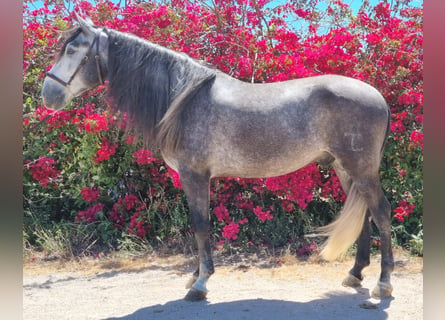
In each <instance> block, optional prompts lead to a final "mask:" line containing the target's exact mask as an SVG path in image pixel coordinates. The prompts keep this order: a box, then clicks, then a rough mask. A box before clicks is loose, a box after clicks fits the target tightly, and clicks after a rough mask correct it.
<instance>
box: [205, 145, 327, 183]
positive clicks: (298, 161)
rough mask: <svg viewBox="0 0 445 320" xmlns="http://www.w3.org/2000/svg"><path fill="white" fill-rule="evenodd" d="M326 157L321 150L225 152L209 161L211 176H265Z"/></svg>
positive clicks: (300, 166) (275, 174)
mask: <svg viewBox="0 0 445 320" xmlns="http://www.w3.org/2000/svg"><path fill="white" fill-rule="evenodd" d="M325 157H328V155H326V154H325V152H323V151H318V152H314V151H312V152H306V153H304V152H303V153H300V152H298V153H297V152H295V153H292V152H286V153H285V154H273V155H271V154H267V155H266V154H262V153H261V152H258V153H257V154H254V155H252V156H251V157H246V156H245V155H240V154H233V153H230V152H227V153H225V155H224V157H221V158H219V159H218V161H211V163H212V164H213V165H211V168H210V172H211V175H212V176H213V177H227V176H231V177H240V178H267V177H276V176H281V175H284V174H287V173H290V172H293V171H296V170H298V169H301V168H303V167H304V166H306V165H308V164H309V163H311V162H314V161H317V160H319V159H323V158H325Z"/></svg>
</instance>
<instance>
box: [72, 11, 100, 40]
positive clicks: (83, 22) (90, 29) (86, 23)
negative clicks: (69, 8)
mask: <svg viewBox="0 0 445 320" xmlns="http://www.w3.org/2000/svg"><path fill="white" fill-rule="evenodd" d="M74 13H75V15H76V19H77V22H79V25H80V28H82V31H83V32H85V33H86V34H90V35H94V34H95V31H94V24H93V23H92V22H91V20H90V19H88V18H87V19H84V18H82V17H81V16H80V15H79V14H78V13H77V12H74Z"/></svg>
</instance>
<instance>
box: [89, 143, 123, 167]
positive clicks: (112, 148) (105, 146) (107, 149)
mask: <svg viewBox="0 0 445 320" xmlns="http://www.w3.org/2000/svg"><path fill="white" fill-rule="evenodd" d="M116 148H117V144H110V142H109V141H108V139H107V138H103V139H102V143H101V144H100V149H99V150H98V151H97V152H96V157H95V158H94V159H93V160H94V162H95V163H99V162H101V161H105V160H108V159H109V158H110V157H111V156H112V155H113V154H114V153H115V152H116Z"/></svg>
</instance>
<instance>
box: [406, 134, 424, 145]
mask: <svg viewBox="0 0 445 320" xmlns="http://www.w3.org/2000/svg"><path fill="white" fill-rule="evenodd" d="M409 141H410V147H411V148H414V147H415V146H420V147H421V148H423V133H422V132H419V131H413V132H411V136H410V138H409Z"/></svg>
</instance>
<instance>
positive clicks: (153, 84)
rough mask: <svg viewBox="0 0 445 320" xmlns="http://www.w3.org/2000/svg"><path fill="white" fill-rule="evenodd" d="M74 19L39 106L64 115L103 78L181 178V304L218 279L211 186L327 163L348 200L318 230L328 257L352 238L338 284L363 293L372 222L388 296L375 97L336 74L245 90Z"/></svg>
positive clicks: (185, 59)
mask: <svg viewBox="0 0 445 320" xmlns="http://www.w3.org/2000/svg"><path fill="white" fill-rule="evenodd" d="M78 24H79V26H77V27H75V28H74V29H72V30H71V31H70V32H69V34H68V35H67V36H66V38H67V39H66V40H65V42H64V44H63V46H62V48H61V51H60V53H59V54H58V57H57V58H56V61H55V63H54V65H53V66H52V68H51V69H50V71H49V72H48V73H47V75H46V78H45V80H44V83H43V87H42V98H43V102H44V104H45V105H46V106H47V107H50V108H54V109H60V108H63V107H64V106H65V105H66V104H67V103H68V102H69V101H70V100H71V99H72V98H74V97H76V96H79V95H80V94H82V93H83V92H85V91H86V90H90V89H93V88H95V87H97V86H98V85H100V84H103V83H104V81H107V82H108V83H107V85H108V88H107V92H108V93H107V94H108V100H109V104H110V105H111V106H112V107H113V108H116V109H117V110H120V111H123V112H125V113H127V115H128V117H129V118H130V121H131V123H132V124H133V125H134V127H135V128H138V130H140V133H141V135H142V136H143V138H144V140H146V141H148V142H149V143H150V145H151V146H153V147H156V148H157V150H159V151H160V154H161V155H162V157H163V159H164V160H165V162H166V163H167V164H168V165H169V166H170V167H171V168H173V169H174V170H175V171H177V172H178V173H179V176H180V181H181V183H182V186H183V190H184V192H185V195H186V199H187V203H188V207H189V214H190V216H191V223H192V227H193V230H194V236H195V239H196V243H197V248H198V257H199V264H198V268H197V270H196V272H194V273H193V275H192V278H191V280H190V282H189V283H188V285H187V287H186V288H187V289H189V290H188V292H187V294H186V296H185V299H186V300H191V301H198V300H203V299H206V296H207V292H208V290H207V287H206V284H207V281H208V279H209V277H210V276H211V275H212V274H213V273H214V264H213V260H212V253H211V245H210V241H209V233H210V213H209V210H210V209H209V207H210V203H209V202H210V200H209V198H210V197H209V193H210V192H209V189H210V188H209V183H210V179H211V178H212V177H227V176H237V177H245V178H262V177H273V176H279V175H283V174H287V173H289V172H293V171H296V170H298V169H300V168H302V167H303V166H305V165H307V164H309V163H312V162H316V163H319V164H320V165H323V166H331V167H332V168H333V169H334V170H335V172H336V174H337V175H338V177H339V179H340V182H341V184H342V187H343V189H344V191H345V193H346V195H347V199H346V201H345V204H344V206H343V208H342V210H341V211H340V214H339V216H338V217H337V218H336V220H335V221H334V222H332V223H331V224H329V225H327V226H324V227H321V229H320V232H321V234H322V235H324V236H327V237H328V239H327V241H326V243H325V245H324V246H323V249H322V251H321V256H322V258H323V259H325V260H327V261H331V260H334V259H336V258H337V257H338V256H339V255H341V254H343V253H345V252H346V251H347V250H348V248H349V247H350V245H351V244H353V243H354V242H355V241H357V254H356V257H355V263H354V265H353V267H352V268H351V269H350V271H349V273H348V274H347V276H346V278H345V279H344V280H343V285H344V286H350V287H357V286H360V285H361V281H362V280H363V275H362V270H363V269H364V268H365V267H367V266H368V265H369V264H370V232H371V221H373V222H374V223H375V225H376V226H377V228H378V231H379V234H380V238H381V257H382V259H381V273H380V278H379V280H378V282H377V285H376V287H375V288H374V290H373V291H372V296H373V297H376V298H387V297H390V296H391V294H392V288H393V287H392V285H391V282H390V276H391V272H392V271H393V269H394V259H393V254H392V248H391V225H390V212H391V206H390V203H389V201H388V200H387V198H386V197H385V195H384V193H383V190H382V187H381V182H380V178H379V166H380V162H381V159H382V154H383V150H384V147H385V143H386V139H387V136H388V131H389V130H388V129H389V119H390V112H389V108H388V105H387V103H386V101H385V99H384V98H383V97H382V95H381V94H380V93H379V92H378V90H376V89H375V88H374V87H372V86H370V85H368V84H366V83H364V82H362V81H359V80H356V79H353V78H349V77H344V76H340V75H319V76H314V77H307V78H301V79H294V80H288V81H282V82H276V83H247V82H243V81H240V80H237V79H235V78H233V77H230V76H229V75H227V74H225V73H223V72H221V71H218V70H217V69H216V68H212V67H210V66H209V65H206V64H205V63H202V62H200V61H197V60H195V59H192V58H191V57H189V56H188V55H186V54H183V53H179V52H175V51H173V50H170V49H167V48H164V47H162V46H159V45H156V44H154V43H151V42H149V41H147V40H144V39H141V38H139V37H136V36H134V35H131V34H128V33H123V32H119V31H116V30H113V29H108V28H101V27H98V26H95V25H93V24H92V23H91V21H89V20H88V21H87V20H85V19H83V18H81V17H78Z"/></svg>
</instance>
